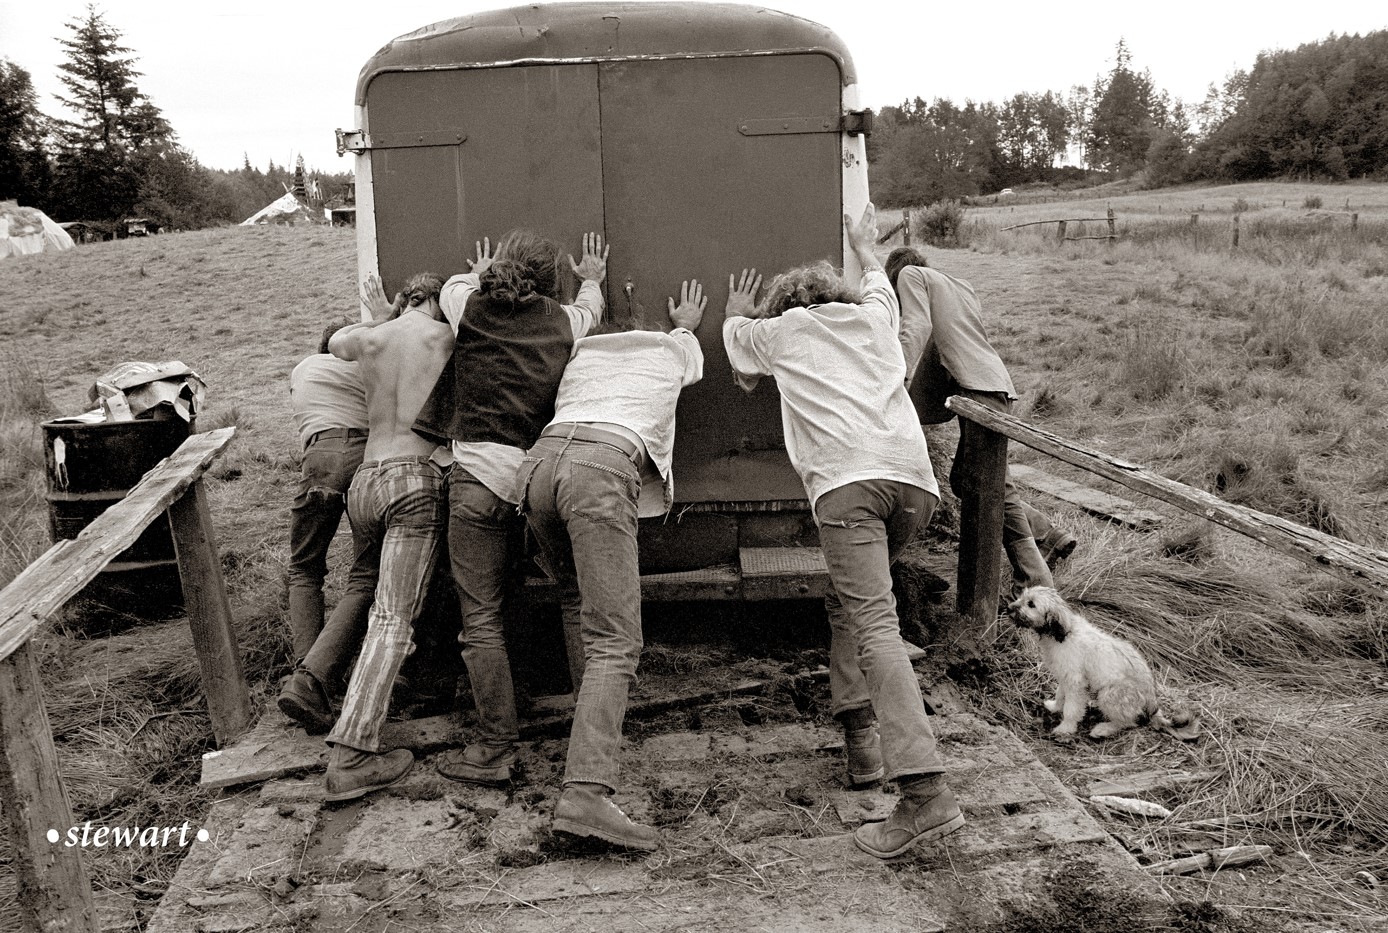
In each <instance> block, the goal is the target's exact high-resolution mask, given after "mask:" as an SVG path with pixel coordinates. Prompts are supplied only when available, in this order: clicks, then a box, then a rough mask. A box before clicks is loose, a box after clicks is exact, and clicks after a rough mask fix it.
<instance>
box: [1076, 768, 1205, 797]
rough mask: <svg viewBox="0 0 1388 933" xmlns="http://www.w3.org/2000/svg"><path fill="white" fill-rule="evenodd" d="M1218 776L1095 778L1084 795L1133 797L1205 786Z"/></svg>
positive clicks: (1155, 774) (1191, 773) (1176, 773)
mask: <svg viewBox="0 0 1388 933" xmlns="http://www.w3.org/2000/svg"><path fill="white" fill-rule="evenodd" d="M1218 776H1219V775H1218V773H1217V772H1215V771H1138V772H1136V773H1134V774H1123V775H1118V776H1115V777H1095V778H1094V779H1093V780H1091V781H1090V782H1089V783H1088V784H1087V785H1086V786H1085V789H1084V795H1085V796H1086V797H1094V796H1115V795H1116V796H1128V797H1131V796H1134V795H1136V794H1148V793H1151V792H1153V791H1158V790H1170V789H1172V788H1175V787H1180V786H1182V785H1184V784H1203V783H1205V782H1206V781H1210V780H1213V779H1214V778H1216V777H1218Z"/></svg>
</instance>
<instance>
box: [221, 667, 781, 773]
mask: <svg viewBox="0 0 1388 933" xmlns="http://www.w3.org/2000/svg"><path fill="white" fill-rule="evenodd" d="M766 687H767V682H766V681H764V680H742V681H739V682H737V683H735V684H732V685H731V686H712V685H703V686H700V685H693V686H692V687H691V689H689V690H683V691H680V692H678V693H674V694H665V695H662V696H655V697H647V698H637V699H633V700H632V702H631V704H630V705H629V706H628V708H627V718H628V719H635V718H638V717H641V716H656V715H659V714H660V713H664V712H668V711H669V710H672V709H679V708H681V707H687V706H697V705H700V704H703V703H714V702H717V701H719V700H724V699H728V698H730V697H734V696H748V695H751V694H758V693H761V692H762V691H763V690H765V689H766ZM572 723H573V709H572V707H570V708H568V709H561V710H558V711H556V712H554V713H551V714H549V715H545V716H537V717H535V718H533V719H528V720H522V721H521V724H520V734H521V738H522V739H533V738H540V737H543V736H548V735H563V734H564V732H565V731H566V730H567V729H568V728H569V726H570V725H571V724H572ZM467 733H468V730H467V729H466V728H465V727H464V725H463V723H462V721H461V720H460V719H459V718H458V717H457V716H454V715H443V716H429V717H426V718H423V719H411V720H408V721H406V722H388V723H386V726H385V729H384V731H383V732H382V733H381V744H382V745H383V746H384V747H386V748H408V749H410V750H411V751H415V752H420V753H422V754H427V753H429V752H435V751H438V750H440V749H444V748H459V747H461V746H463V745H466V744H467ZM327 757H328V746H327V744H326V743H325V742H324V741H323V737H322V736H314V735H307V734H305V733H304V731H303V730H302V729H299V728H296V727H294V726H293V725H292V724H291V723H290V721H289V720H288V719H287V718H285V717H284V715H282V714H281V713H280V712H279V711H278V710H275V709H271V710H267V711H266V712H265V713H264V714H262V715H261V717H260V722H259V724H257V725H256V727H255V729H254V730H252V731H251V732H249V733H247V734H246V735H245V736H243V737H242V738H241V740H240V741H239V742H237V743H236V744H235V745H233V746H231V747H230V748H226V749H222V750H220V751H215V752H207V753H206V754H204V755H203V756H202V777H201V779H200V780H199V781H198V783H199V784H201V785H202V786H203V787H209V788H215V787H232V786H235V785H237V784H251V783H254V782H256V781H266V780H269V779H271V778H277V777H284V776H285V775H288V774H297V773H299V772H302V771H308V770H312V769H314V768H318V767H322V766H323V765H324V764H325V763H326V762H327Z"/></svg>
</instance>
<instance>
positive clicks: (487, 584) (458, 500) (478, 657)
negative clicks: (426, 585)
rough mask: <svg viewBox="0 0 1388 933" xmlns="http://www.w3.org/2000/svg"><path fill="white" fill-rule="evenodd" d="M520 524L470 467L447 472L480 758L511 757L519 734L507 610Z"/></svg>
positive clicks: (473, 756)
mask: <svg viewBox="0 0 1388 933" xmlns="http://www.w3.org/2000/svg"><path fill="white" fill-rule="evenodd" d="M522 524H523V522H522V520H521V518H520V516H519V515H517V514H516V507H515V506H514V505H512V504H511V503H509V502H507V501H506V500H505V499H502V498H501V497H500V496H498V495H497V494H496V493H494V492H492V491H491V490H490V489H488V488H487V487H486V486H485V485H484V484H483V483H482V482H481V481H480V480H478V479H477V478H476V477H474V476H473V475H472V474H471V473H469V472H468V471H467V470H465V469H463V468H462V467H459V466H454V467H453V469H452V470H451V471H450V472H449V474H448V559H449V562H450V563H451V565H452V569H453V582H454V584H455V585H456V587H457V589H458V602H459V604H460V607H461V610H462V615H463V631H462V634H461V635H460V636H459V640H460V641H461V642H462V643H463V664H464V665H465V666H466V667H467V675H468V680H469V681H470V682H471V683H472V696H473V700H474V701H475V703H476V705H477V726H478V737H477V741H476V743H474V744H475V746H476V748H475V749H472V750H470V751H468V752H467V753H466V757H467V758H468V760H469V761H471V762H472V763H474V764H484V765H500V764H510V763H512V762H513V761H514V760H515V754H516V752H515V749H516V743H517V742H518V741H519V740H520V730H519V727H518V725H517V722H516V692H515V686H514V684H513V683H512V680H511V657H510V654H509V653H508V652H507V650H506V633H505V630H504V628H503V620H502V609H503V607H504V605H505V602H506V596H507V590H508V588H509V579H510V573H511V571H510V566H511V562H512V557H513V553H512V551H513V548H514V547H515V546H516V543H517V542H518V540H519V536H518V531H519V530H520V528H521V527H522Z"/></svg>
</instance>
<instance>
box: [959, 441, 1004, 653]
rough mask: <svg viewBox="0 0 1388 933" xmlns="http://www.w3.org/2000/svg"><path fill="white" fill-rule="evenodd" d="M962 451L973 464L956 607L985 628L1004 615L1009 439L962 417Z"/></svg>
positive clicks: (962, 495)
mask: <svg viewBox="0 0 1388 933" xmlns="http://www.w3.org/2000/svg"><path fill="white" fill-rule="evenodd" d="M959 430H960V432H961V439H960V444H959V446H960V451H959V454H960V455H965V456H968V457H969V463H971V464H972V465H973V469H972V470H971V471H970V476H969V482H968V485H967V487H966V488H964V489H963V490H956V492H958V493H959V575H958V578H957V585H958V591H957V594H956V602H955V608H956V609H957V611H958V612H959V614H960V615H966V616H969V617H970V618H972V619H973V620H974V622H976V623H977V624H978V625H979V626H980V627H982V626H989V625H992V624H993V623H994V622H995V621H997V617H998V584H999V581H1000V580H1001V578H1002V501H1003V496H1004V486H1005V484H1006V482H1007V438H1006V437H1005V436H1004V435H1002V434H998V433H997V432H995V431H991V430H989V429H988V428H985V427H983V426H982V425H979V424H975V423H974V422H972V421H969V420H968V419H966V418H965V417H964V416H962V415H961V416H959Z"/></svg>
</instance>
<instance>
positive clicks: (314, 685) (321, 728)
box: [275, 667, 337, 735]
mask: <svg viewBox="0 0 1388 933" xmlns="http://www.w3.org/2000/svg"><path fill="white" fill-rule="evenodd" d="M275 703H276V705H278V706H279V708H280V712H282V713H284V715H286V716H288V717H289V718H290V719H292V720H294V721H295V722H297V723H298V724H299V725H301V726H303V727H304V731H305V732H307V733H308V734H309V735H322V734H323V733H324V732H327V731H328V730H329V729H331V728H332V727H333V723H334V722H336V721H337V719H336V717H335V716H333V708H332V703H330V702H329V700H328V691H326V690H324V689H323V685H322V684H321V683H319V682H318V678H317V677H314V676H313V674H312V673H310V672H309V670H308V669H307V668H304V667H296V668H295V669H294V673H292V674H290V675H289V679H288V680H287V681H285V683H284V688H283V689H282V690H280V695H279V698H278V699H277V700H276V701H275Z"/></svg>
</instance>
